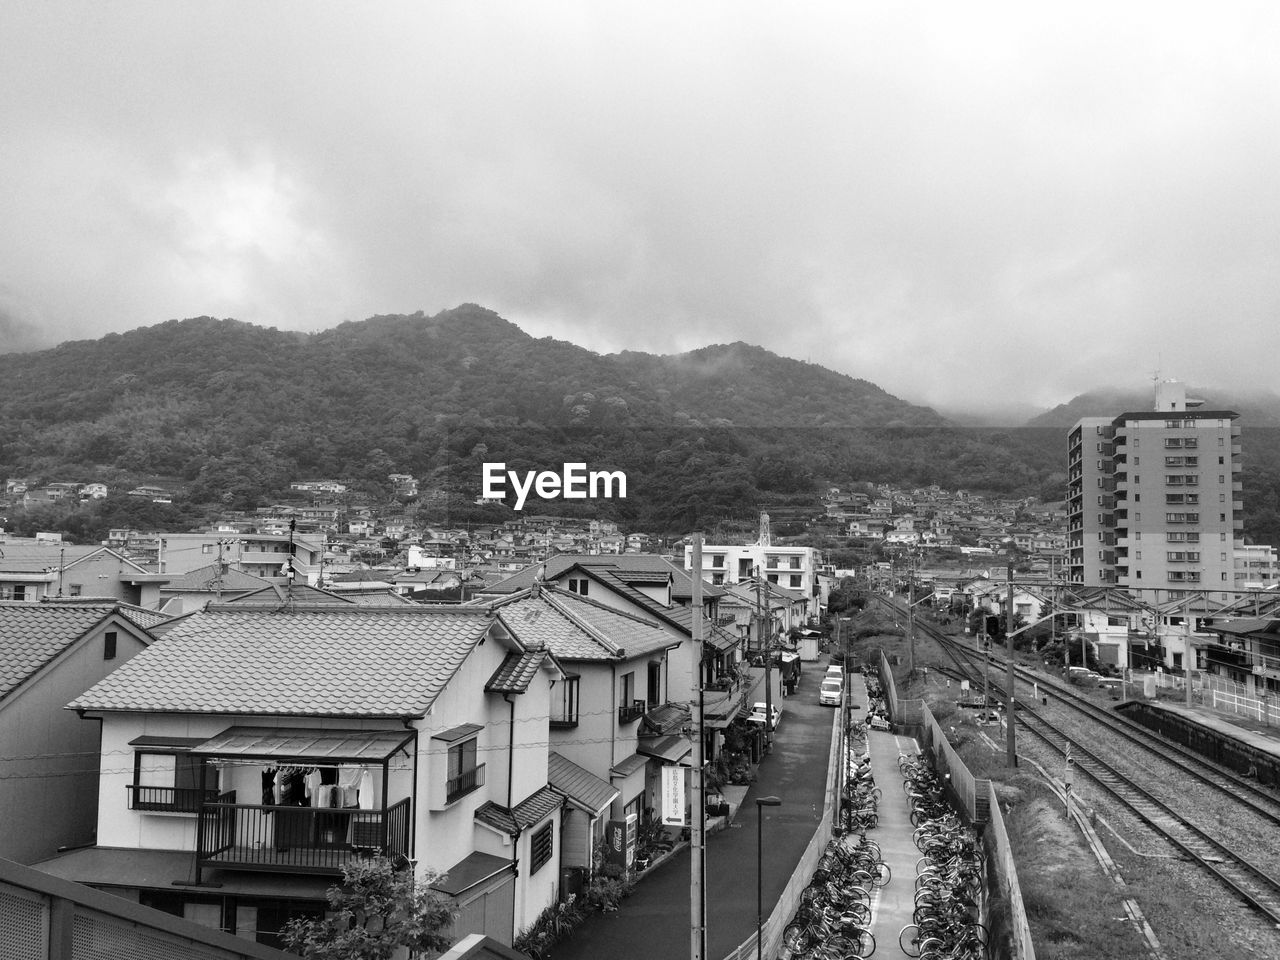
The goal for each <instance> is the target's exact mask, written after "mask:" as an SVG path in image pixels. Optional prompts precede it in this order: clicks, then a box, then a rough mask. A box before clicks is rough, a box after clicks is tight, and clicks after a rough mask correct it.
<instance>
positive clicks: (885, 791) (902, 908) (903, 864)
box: [849, 681, 920, 957]
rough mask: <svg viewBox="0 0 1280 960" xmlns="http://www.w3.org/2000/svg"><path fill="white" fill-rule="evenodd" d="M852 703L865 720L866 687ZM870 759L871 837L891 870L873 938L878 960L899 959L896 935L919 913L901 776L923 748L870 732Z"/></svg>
mask: <svg viewBox="0 0 1280 960" xmlns="http://www.w3.org/2000/svg"><path fill="white" fill-rule="evenodd" d="M849 692H850V701H851V702H852V703H857V704H859V709H858V710H855V711H854V716H861V717H865V716H866V709H867V692H866V686H865V684H861V683H857V682H856V681H855V682H854V683H852V684H850V688H849ZM867 749H868V750H869V751H870V753H871V772H872V774H874V776H875V778H876V786H877V787H879V788H880V794H881V796H880V803H879V805H878V806H877V808H876V811H877V813H878V814H879V820H880V822H879V825H878V826H877V827H876V828H875V829H874V830H869V831H867V836H868V837H870V838H871V839H872V840H874V841H875V842H876V843H877V844H879V845H880V854H881V856H883V857H884V862H885V863H886V864H888V865H889V870H890V872H891V878H890V880H889V882H888V883H887V884H885V885H884V886H883V887H880V888H879V889H877V890H875V891H873V893H872V895H871V933H872V935H873V936H874V937H875V938H876V956H877V957H901V956H903V955H904V954H903V953H902V950H901V948H900V947H899V946H898V934H899V933H901V932H902V928H903V927H905V926H906V925H907V924H909V923H911V922H912V919H911V914H912V912H913V911H914V909H915V878H916V861H917V860H919V859H920V852H919V851H918V850H917V849H916V845H915V843H913V842H912V839H911V834H912V832H913V831H914V830H915V828H914V827H913V826H911V805H910V803H909V802H908V801H907V796H906V793H905V792H904V791H903V789H902V784H903V777H902V774H901V773H900V772H899V770H898V755H899V754H900V753H907V754H914V753H916V752H917V751H918V750H919V749H920V748H919V746H918V745H917V744H916V742H915V740H913V739H912V738H911V737H902V736H898V735H896V734H893V733H888V732H886V731H882V730H872V731H871V734H870V737H869V739H868V741H867Z"/></svg>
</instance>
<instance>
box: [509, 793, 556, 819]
mask: <svg viewBox="0 0 1280 960" xmlns="http://www.w3.org/2000/svg"><path fill="white" fill-rule="evenodd" d="M563 806H564V796H563V795H562V794H561V793H560V792H559V791H558V790H553V789H552V788H551V787H550V786H544V787H539V788H538V789H537V790H535V791H534V792H533V793H531V794H529V796H527V797H525V799H523V800H521V801H520V802H519V803H517V804H516V806H515V809H514V810H512V811H511V813H512V815H513V816H514V817H515V820H516V823H518V824H520V826H521V828H524V829H527V828H529V827H532V826H533V825H534V824H535V823H537V822H538V821H539V820H544V819H546V817H547V816H548V815H549V814H552V813H554V812H555V811H557V810H559V809H560V808H561V807H563Z"/></svg>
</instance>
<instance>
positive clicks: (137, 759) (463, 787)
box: [37, 597, 564, 945]
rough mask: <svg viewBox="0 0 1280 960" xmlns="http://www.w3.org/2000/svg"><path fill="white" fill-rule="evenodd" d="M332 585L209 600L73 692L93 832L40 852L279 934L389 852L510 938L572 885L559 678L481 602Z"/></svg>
mask: <svg viewBox="0 0 1280 960" xmlns="http://www.w3.org/2000/svg"><path fill="white" fill-rule="evenodd" d="M334 599H335V600H336V602H330V603H324V604H308V603H303V602H299V601H297V600H294V599H291V598H289V597H285V598H284V602H279V598H277V602H275V603H271V602H262V603H251V602H245V601H240V602H236V603H224V604H209V605H208V606H207V607H206V608H205V609H203V610H201V611H199V612H196V613H193V614H191V615H189V616H187V617H185V618H183V619H181V620H180V621H178V622H177V623H176V624H175V625H174V626H173V627H172V628H171V629H170V630H168V631H167V633H166V634H165V635H164V636H163V637H162V638H160V639H158V640H157V641H156V642H155V643H153V644H151V646H150V647H148V649H147V650H146V651H143V653H142V654H140V655H139V656H137V657H135V658H134V659H133V660H131V661H130V662H129V663H128V664H126V665H125V668H122V669H121V670H119V671H117V672H116V673H115V674H112V675H111V676H109V677H107V678H106V679H105V680H103V681H101V682H99V683H97V684H95V685H93V686H92V687H91V688H90V689H88V690H87V691H85V692H84V693H82V694H81V695H79V696H77V697H76V698H75V699H74V700H73V701H72V702H71V703H70V705H69V706H70V708H71V709H74V710H75V711H77V712H79V713H80V714H81V715H82V716H83V717H86V718H89V719H91V720H96V721H98V722H99V723H100V724H101V730H102V741H101V755H102V757H103V758H104V760H105V761H106V762H104V764H103V769H102V775H101V777H100V779H99V784H98V802H99V809H98V832H97V844H96V845H95V846H93V847H87V848H84V849H80V850H74V851H69V852H67V853H65V854H63V855H61V856H59V857H55V858H52V859H49V860H45V861H42V862H41V863H39V864H37V866H38V867H39V868H40V869H42V870H45V871H46V872H48V873H51V874H54V875H56V876H61V877H63V878H65V879H70V880H77V881H80V882H83V883H87V884H90V885H92V886H96V887H102V888H106V889H111V890H113V891H114V892H117V893H121V894H122V895H125V896H128V897H130V898H132V899H136V900H138V901H139V902H141V903H143V904H145V905H149V906H155V907H158V908H159V909H164V910H168V911H170V912H173V913H177V914H179V915H182V916H185V917H187V918H188V919H194V920H197V921H199V922H203V923H205V924H207V925H209V926H215V927H219V928H221V929H223V930H225V931H228V932H232V933H240V934H242V935H246V936H249V937H251V938H253V939H257V940H258V941H259V942H262V943H267V944H268V945H278V942H279V941H278V938H277V936H276V934H277V932H278V930H279V928H280V926H281V925H282V924H283V922H284V921H285V920H287V919H288V918H290V917H292V916H307V915H311V916H319V915H321V914H322V913H323V911H324V909H325V904H324V892H325V890H326V889H327V887H328V886H329V885H330V884H331V883H332V882H333V881H334V880H335V879H336V878H337V877H339V876H340V874H341V869H342V866H343V864H345V863H347V862H349V861H350V860H351V859H352V858H353V857H355V856H357V855H360V854H365V853H370V852H373V851H380V852H382V853H384V854H385V855H387V856H389V857H391V858H392V859H393V860H394V861H395V862H397V863H398V864H402V865H404V867H405V868H406V869H409V868H412V869H414V870H415V871H416V872H417V873H418V876H419V877H420V878H423V879H425V878H426V877H427V875H428V874H432V875H436V876H437V877H438V879H437V880H436V881H435V886H436V887H437V889H439V890H441V891H443V892H445V893H447V894H449V895H450V896H452V897H454V899H455V901H456V902H457V904H458V907H459V909H460V914H459V917H458V919H457V921H456V922H455V925H454V930H455V932H456V933H457V934H458V935H463V934H466V933H471V932H477V933H485V934H488V935H490V936H492V937H494V938H495V939H498V940H500V941H501V942H503V943H510V942H511V940H512V938H513V936H514V934H515V932H516V931H517V930H519V929H521V928H522V927H524V926H527V925H528V924H529V923H530V922H531V921H532V920H533V919H534V918H535V917H536V916H537V914H538V913H539V912H540V911H542V910H543V909H544V908H545V907H546V906H548V905H549V904H551V903H553V902H555V899H556V896H557V894H558V885H559V850H560V827H559V824H560V810H561V808H562V807H563V804H564V798H563V796H562V795H561V794H560V793H558V792H556V791H555V790H554V789H553V788H552V787H551V786H550V785H549V784H548V782H547V778H548V753H549V751H548V746H547V740H548V735H547V717H548V716H549V714H550V712H551V709H550V703H551V700H550V698H551V692H552V690H553V687H554V685H555V684H557V683H559V682H561V681H562V679H563V671H562V670H561V669H560V667H559V665H558V663H557V662H556V659H555V657H554V655H553V654H551V653H550V652H549V651H547V650H544V649H528V648H526V647H525V646H524V645H523V644H522V643H521V641H520V640H519V639H518V638H517V637H516V636H515V634H514V632H513V631H512V630H511V629H509V628H508V627H507V626H506V625H505V624H504V623H503V620H502V617H501V615H500V614H497V613H494V612H492V611H489V610H486V609H484V608H482V607H460V606H456V605H455V606H449V607H438V606H437V607H429V606H423V605H413V604H399V605H396V606H381V607H374V606H364V605H358V604H353V603H347V602H344V601H343V600H342V599H341V598H334ZM268 600H269V598H268ZM126 668H127V669H126ZM440 875H443V876H440Z"/></svg>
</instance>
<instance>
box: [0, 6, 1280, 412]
mask: <svg viewBox="0 0 1280 960" xmlns="http://www.w3.org/2000/svg"><path fill="white" fill-rule="evenodd" d="M1278 50H1280V4H1276V3H1274V2H1259V3H1243V2H1226V3H1221V2H1220V3H1217V4H1212V5H1210V4H1207V3H1203V4H1195V5H1190V4H1180V3H1169V2H1161V3H1146V2H1124V3H1116V2H1109V3H1099V4H1092V3H1074V4H1070V5H1065V6H1064V5H1057V9H1056V12H1054V13H1050V12H1049V8H1048V5H1046V4H1038V3H1026V2H1025V0H1024V2H1019V3H1009V4H983V3H975V2H966V3H955V2H945V3H875V4H871V3H857V2H854V0H843V2H838V3H830V4H820V3H810V4H782V3H776V2H774V3H751V2H743V0H734V2H729V3H706V2H674V0H673V2H669V3H659V2H649V3H643V4H617V3H607V2H602V0H584V2H582V3H573V4H566V3H556V2H548V0H537V2H518V3H486V2H460V0H459V2H453V3H444V2H425V0H419V2H414V3H408V4H397V3H388V2H378V3H376V4H375V3H369V4H367V5H361V4H355V3H333V4H324V3H317V2H307V3H296V4H295V3H262V2H258V0H255V2H246V3H235V2H228V0H218V2H216V3H208V2H202V3H186V2H178V0H157V2H151V3H128V2H121V0H113V2H111V3H102V2H101V0H92V2H84V3H69V2H57V0H39V2H22V0H5V2H4V3H3V6H2V7H0V338H4V339H5V340H7V341H8V343H4V342H0V349H10V348H13V347H16V346H23V345H30V343H31V342H33V341H35V342H52V341H57V340H64V339H69V338H80V337H98V336H101V335H102V334H104V333H106V332H108V331H120V330H128V329H133V328H135V327H139V326H149V325H151V324H155V323H159V322H162V321H164V320H167V319H170V318H175V317H179V318H180V317H190V316H199V315H204V314H209V315H213V316H218V317H236V318H238V319H241V320H246V321H250V322H253V323H258V324H263V325H271V326H277V327H281V328H289V329H301V330H317V329H322V328H326V327H331V326H334V325H335V324H337V323H340V322H341V321H343V320H359V319H363V318H365V317H368V316H371V315H373V314H377V313H410V312H413V311H415V310H419V309H421V310H425V311H426V312H427V313H428V314H431V313H436V312H438V311H439V310H442V309H445V308H448V307H452V306H455V305H457V304H459V303H463V302H468V301H471V302H475V303H479V304H482V305H484V306H487V307H490V308H492V309H494V310H496V311H498V312H499V313H501V314H502V315H503V316H505V317H507V318H508V319H510V320H512V321H514V322H516V323H517V324H519V325H520V326H522V327H523V328H524V329H526V330H528V331H529V332H530V333H533V334H535V335H538V336H544V335H551V336H556V337H560V338H563V339H568V340H572V341H574V342H576V343H580V344H582V345H584V346H588V347H590V348H592V349H596V350H601V351H614V350H619V349H628V348H629V349H640V350H647V351H650V352H655V353H673V352H679V351H683V350H687V349H691V348H694V347H698V346H703V345H705V344H708V343H718V342H728V341H733V340H745V341H747V342H750V343H757V344H760V345H762V346H765V347H768V348H769V349H771V350H774V351H776V352H778V353H782V354H785V355H788V356H793V357H797V358H799V359H808V360H813V361H815V362H820V363H822V364H824V365H825V366H829V367H831V368H833V369H836V370H839V371H841V372H844V373H848V374H851V375H853V376H858V377H863V378H866V379H868V380H871V381H873V382H875V383H877V384H879V385H880V386H882V387H884V388H885V389H887V390H889V391H890V392H892V393H895V394H897V395H899V396H901V397H903V398H905V399H908V400H911V401H914V402H920V403H930V404H934V405H937V406H940V407H943V408H946V409H948V410H954V409H956V408H958V407H959V408H967V409H977V408H980V407H987V406H993V405H999V404H1005V403H1010V402H1012V403H1021V404H1026V405H1031V406H1036V407H1045V406H1050V405H1052V404H1054V403H1057V402H1061V401H1064V400H1066V399H1069V398H1070V397H1071V396H1073V395H1075V394H1077V393H1080V392H1084V391H1085V390H1087V389H1090V388H1093V387H1098V386H1104V385H1106V386H1110V385H1115V386H1141V385H1142V384H1143V382H1144V381H1145V380H1147V379H1148V378H1149V377H1150V376H1151V373H1152V371H1153V370H1155V369H1156V368H1157V367H1159V369H1160V370H1161V372H1162V373H1163V374H1164V375H1165V376H1175V377H1178V378H1180V379H1184V380H1187V381H1189V382H1191V383H1193V384H1197V385H1201V386H1204V385H1213V384H1219V383H1240V382H1249V383H1253V384H1264V385H1266V386H1270V384H1271V382H1272V380H1271V376H1270V375H1271V374H1272V371H1273V370H1274V369H1275V361H1276V357H1277V355H1280V350H1278V349H1277V348H1280V323H1278V322H1277V320H1278V319H1280V309H1278V308H1280V56H1278V55H1277V51H1278Z"/></svg>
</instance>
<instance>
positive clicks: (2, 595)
mask: <svg viewBox="0 0 1280 960" xmlns="http://www.w3.org/2000/svg"><path fill="white" fill-rule="evenodd" d="M25 599H27V588H26V587H25V586H23V585H21V584H16V585H14V586H0V600H25Z"/></svg>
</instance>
